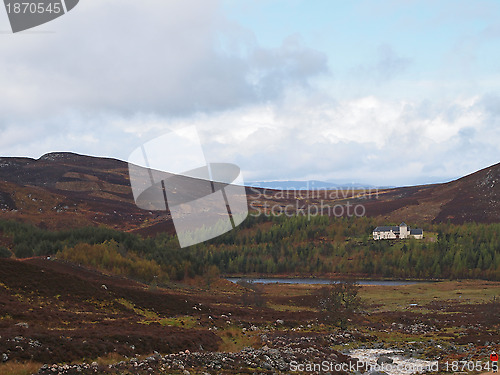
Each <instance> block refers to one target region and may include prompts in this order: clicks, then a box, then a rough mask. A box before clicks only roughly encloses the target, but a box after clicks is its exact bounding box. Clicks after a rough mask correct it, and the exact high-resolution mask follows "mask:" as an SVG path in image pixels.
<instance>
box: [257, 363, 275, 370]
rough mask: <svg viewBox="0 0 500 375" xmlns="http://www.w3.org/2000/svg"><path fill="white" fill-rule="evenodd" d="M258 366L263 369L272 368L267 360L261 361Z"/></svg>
mask: <svg viewBox="0 0 500 375" xmlns="http://www.w3.org/2000/svg"><path fill="white" fill-rule="evenodd" d="M260 367H261V368H263V369H264V370H272V369H273V366H271V364H270V363H269V362H262V363H261V365H260Z"/></svg>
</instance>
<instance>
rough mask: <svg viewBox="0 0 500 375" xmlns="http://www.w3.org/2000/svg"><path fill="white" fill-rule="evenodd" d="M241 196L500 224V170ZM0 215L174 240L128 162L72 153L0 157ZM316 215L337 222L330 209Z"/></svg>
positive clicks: (383, 216) (379, 214) (383, 215)
mask: <svg viewBox="0 0 500 375" xmlns="http://www.w3.org/2000/svg"><path fill="white" fill-rule="evenodd" d="M247 193H248V203H249V207H250V209H253V210H257V211H258V212H260V213H264V212H265V213H269V212H270V210H271V209H272V208H273V207H274V208H275V212H274V213H276V209H277V208H282V209H284V208H285V207H287V206H288V207H289V208H291V209H292V213H295V214H297V213H299V214H300V213H303V212H307V211H311V210H312V209H313V208H314V209H315V210H317V209H318V207H319V208H321V205H323V207H328V206H329V207H334V206H335V205H340V206H343V205H346V204H347V202H349V204H351V205H361V206H362V208H363V211H362V212H363V213H364V214H365V215H366V216H369V217H375V218H377V219H378V220H379V221H381V222H400V221H403V220H405V221H410V222H414V223H440V222H448V221H449V222H452V223H464V222H470V221H475V222H482V223H492V222H500V210H499V208H500V164H496V165H493V166H491V167H488V168H485V169H483V170H480V171H478V172H476V173H473V174H471V175H468V176H465V177H463V178H460V179H458V180H455V181H452V182H448V183H444V184H434V185H422V186H414V187H404V188H388V189H377V188H360V187H345V188H343V189H336V190H327V188H321V189H318V190H313V191H305V190H293V191H287V192H283V191H280V190H271V189H264V188H257V187H249V188H247ZM309 207H311V209H310V208H309ZM278 211H279V210H278ZM316 212H317V211H316ZM0 213H1V217H2V218H3V219H18V220H22V221H25V222H30V223H33V224H35V225H37V226H39V227H41V228H49V229H63V228H75V227H81V226H86V225H105V226H107V227H110V228H114V229H118V230H124V231H133V232H136V233H140V234H144V235H154V234H156V233H159V232H168V233H173V227H172V223H171V221H170V215H169V213H168V212H161V211H146V210H142V209H139V208H137V206H136V205H135V204H134V201H133V195H132V191H131V188H130V182H129V175H128V166H127V163H126V162H124V161H120V160H116V159H110V158H99V157H91V156H84V155H78V154H74V153H49V154H46V155H44V156H42V157H40V158H39V159H31V158H20V157H3V158H0ZM322 213H323V214H330V216H332V215H337V213H336V212H335V213H334V212H333V209H332V210H331V211H330V212H328V210H327V209H324V210H323V212H322ZM346 215H347V212H344V216H346Z"/></svg>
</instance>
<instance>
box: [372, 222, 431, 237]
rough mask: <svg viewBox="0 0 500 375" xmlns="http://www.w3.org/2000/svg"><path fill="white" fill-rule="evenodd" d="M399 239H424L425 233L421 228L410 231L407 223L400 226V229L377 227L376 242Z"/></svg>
mask: <svg viewBox="0 0 500 375" xmlns="http://www.w3.org/2000/svg"><path fill="white" fill-rule="evenodd" d="M398 238H416V239H417V240H421V239H422V238H424V231H423V230H422V229H420V228H417V229H410V227H408V226H407V225H406V224H405V223H401V224H399V227H376V228H375V229H374V230H373V239H374V240H395V239H398Z"/></svg>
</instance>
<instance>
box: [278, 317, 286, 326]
mask: <svg viewBox="0 0 500 375" xmlns="http://www.w3.org/2000/svg"><path fill="white" fill-rule="evenodd" d="M276 324H277V325H280V326H282V325H283V324H285V322H284V321H283V320H281V319H278V320H276Z"/></svg>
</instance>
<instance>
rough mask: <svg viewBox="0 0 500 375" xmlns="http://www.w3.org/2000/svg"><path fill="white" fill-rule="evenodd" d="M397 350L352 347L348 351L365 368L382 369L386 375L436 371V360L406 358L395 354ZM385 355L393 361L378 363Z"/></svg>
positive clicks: (408, 374)
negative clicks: (352, 348)
mask: <svg viewBox="0 0 500 375" xmlns="http://www.w3.org/2000/svg"><path fill="white" fill-rule="evenodd" d="M397 352H398V351H397V350H387V349H354V350H352V351H350V352H349V356H351V357H353V358H358V360H359V361H360V362H361V363H364V364H365V365H366V368H367V369H371V370H374V371H383V372H385V373H387V374H388V375H410V374H417V373H421V372H436V371H438V362H437V361H425V360H423V359H415V358H408V357H404V356H402V355H398V354H397ZM381 355H385V356H388V357H390V358H391V359H392V360H393V363H390V364H389V363H385V364H381V365H378V364H377V359H378V358H379V357H380V356H381Z"/></svg>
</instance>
